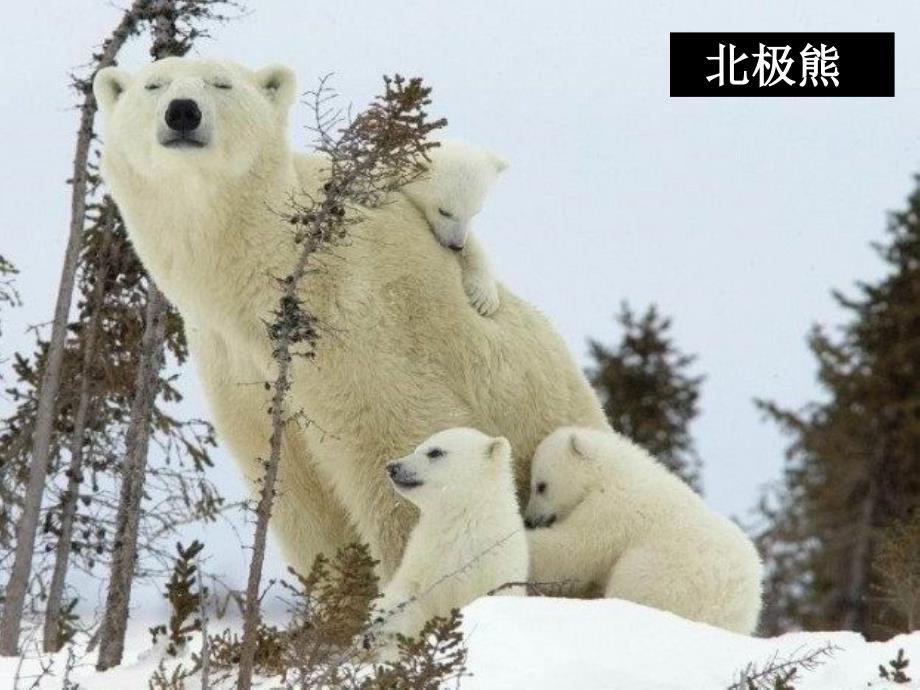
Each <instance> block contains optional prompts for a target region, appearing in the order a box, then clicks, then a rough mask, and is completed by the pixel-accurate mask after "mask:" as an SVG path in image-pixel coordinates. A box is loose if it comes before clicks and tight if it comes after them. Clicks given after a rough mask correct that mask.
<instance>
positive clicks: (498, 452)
mask: <svg viewBox="0 0 920 690" xmlns="http://www.w3.org/2000/svg"><path fill="white" fill-rule="evenodd" d="M486 456H488V458H489V459H490V460H499V459H501V458H507V457H511V444H510V443H508V439H506V438H505V437H504V436H497V437H495V438H493V439H490V440H489V447H488V448H486Z"/></svg>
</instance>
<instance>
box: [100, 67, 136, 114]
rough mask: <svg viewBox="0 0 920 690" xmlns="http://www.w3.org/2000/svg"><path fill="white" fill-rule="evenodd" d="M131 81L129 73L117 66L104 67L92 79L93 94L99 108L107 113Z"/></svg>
mask: <svg viewBox="0 0 920 690" xmlns="http://www.w3.org/2000/svg"><path fill="white" fill-rule="evenodd" d="M130 83H131V75H130V74H128V73H127V72H125V71H124V70H120V69H118V68H117V67H104V68H103V69H101V70H99V71H98V72H96V76H95V78H94V79H93V96H95V98H96V103H98V104H99V109H100V110H102V112H103V113H108V112H109V111H111V110H112V107H113V106H114V105H115V103H116V102H117V101H118V98H119V97H120V96H121V94H122V93H123V92H124V90H125V89H127V88H128V84H130Z"/></svg>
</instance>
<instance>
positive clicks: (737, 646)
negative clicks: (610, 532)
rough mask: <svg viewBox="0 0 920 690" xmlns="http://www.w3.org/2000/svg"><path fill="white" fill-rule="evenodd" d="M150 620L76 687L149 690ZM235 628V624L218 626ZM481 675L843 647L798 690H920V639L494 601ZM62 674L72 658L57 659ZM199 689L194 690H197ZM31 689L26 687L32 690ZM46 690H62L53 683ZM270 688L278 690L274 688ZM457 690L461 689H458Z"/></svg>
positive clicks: (597, 685) (597, 672) (585, 685)
mask: <svg viewBox="0 0 920 690" xmlns="http://www.w3.org/2000/svg"><path fill="white" fill-rule="evenodd" d="M148 625H149V623H148V622H144V623H141V622H135V623H133V624H132V627H131V633H130V635H129V639H128V652H127V653H126V655H125V656H126V660H128V661H127V663H126V664H125V665H123V666H121V667H119V668H117V669H113V670H111V671H108V672H106V673H102V674H100V673H96V672H95V671H94V670H93V669H92V665H91V662H92V659H91V658H89V659H86V660H84V664H83V665H81V666H80V667H79V668H77V670H76V671H75V672H74V678H73V679H74V680H75V681H77V682H78V683H79V684H80V687H81V688H83V689H85V690H131V689H133V688H146V687H147V680H148V679H149V677H150V675H151V674H152V673H153V671H154V670H155V669H156V667H157V664H158V663H159V660H160V658H161V655H162V650H161V649H151V648H150V638H149V635H148V634H147V626H148ZM217 625H221V626H223V625H226V621H215V622H214V627H213V628H212V630H213V629H214V628H216V627H217ZM464 634H465V636H466V640H467V644H468V647H469V660H468V667H469V672H470V674H471V675H469V676H467V677H465V678H463V679H462V680H461V681H460V683H459V687H460V689H461V690H517V689H521V690H525V689H526V690H561V689H571V690H607V689H615V690H720V689H725V688H727V687H728V686H729V685H731V684H732V683H733V682H734V681H735V680H736V679H737V674H738V671H739V670H740V669H742V668H744V667H745V666H746V665H747V664H748V663H750V662H754V663H757V664H761V665H762V664H763V663H765V662H768V661H769V660H770V659H771V658H773V657H774V655H778V658H779V659H780V660H782V659H784V658H788V657H791V656H798V655H801V654H802V653H803V652H807V651H810V650H814V649H818V648H820V647H822V646H824V645H826V644H832V645H834V646H835V647H837V649H836V651H834V652H833V655H832V656H831V657H830V658H828V659H827V660H826V661H825V662H824V663H823V664H822V665H821V666H819V667H818V668H816V669H814V670H812V671H810V672H806V673H804V674H803V675H802V676H801V678H800V679H798V680H797V681H796V682H795V687H796V690H884V689H886V688H891V689H895V688H896V689H898V690H909V689H918V688H920V632H915V633H913V634H911V635H899V636H897V637H894V638H892V639H890V640H888V641H886V642H874V643H873V642H866V641H865V640H864V639H863V638H862V637H861V636H860V635H858V634H856V633H851V632H819V633H791V634H788V635H783V636H781V637H776V638H772V639H764V638H754V637H748V636H745V635H737V634H735V633H729V632H726V631H724V630H720V629H718V628H713V627H710V626H708V625H703V624H699V623H691V622H689V621H686V620H683V619H681V618H678V617H677V616H674V615H671V614H668V613H663V612H660V611H655V610H652V609H648V608H645V607H642V606H638V605H636V604H631V603H629V602H625V601H618V600H614V599H606V600H593V601H584V600H572V599H551V598H529V599H525V598H514V597H490V598H486V599H480V600H478V601H475V602H473V603H472V604H471V605H470V606H468V607H467V608H466V609H465V610H464ZM899 648H903V649H904V651H905V653H906V656H907V657H908V658H909V659H911V661H912V663H911V666H909V667H908V669H907V673H908V675H909V676H911V677H912V678H914V680H913V681H912V682H911V683H909V684H900V685H895V684H893V683H889V682H887V681H882V680H880V679H879V677H878V666H879V665H887V663H888V661H889V660H890V659H893V658H894V657H895V655H896V654H897V651H898V649H899ZM54 661H55V670H56V672H58V674H59V672H60V670H61V669H62V667H63V664H64V656H63V655H58V656H57V657H56V658H55V659H54ZM15 669H16V660H15V659H2V658H0V689H2V690H6V688H12V687H13V682H12V679H13V676H14V674H15ZM58 677H59V675H58ZM194 685H195V684H194V683H189V684H188V687H189V690H192V689H193V688H194ZM28 686H29V683H25V684H21V687H23V688H27V687H28ZM41 687H42V688H45V687H47V688H55V687H60V683H59V680H56V679H49V680H48V681H47V682H46V683H43V684H42V686H41ZM262 687H266V688H267V687H275V685H274V684H272V683H270V682H266V683H264V684H263V685H262ZM451 687H456V685H455V684H452V685H451Z"/></svg>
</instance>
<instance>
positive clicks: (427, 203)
mask: <svg viewBox="0 0 920 690" xmlns="http://www.w3.org/2000/svg"><path fill="white" fill-rule="evenodd" d="M428 155H429V157H430V158H431V162H430V163H429V164H428V170H427V171H426V173H425V174H424V175H422V176H421V177H420V178H419V179H418V180H415V181H413V182H412V183H410V184H408V185H406V186H405V187H403V190H402V191H403V193H404V194H405V195H406V196H407V197H408V198H409V200H410V201H411V202H412V203H413V204H414V205H415V207H416V208H418V209H419V211H421V212H422V214H423V215H424V216H425V219H426V220H427V221H428V222H429V223H430V224H431V228H432V230H434V234H435V235H436V236H437V238H438V241H439V242H440V243H441V244H443V245H444V246H445V247H449V248H450V249H453V250H455V251H460V250H461V249H463V247H464V245H465V244H466V238H467V235H468V234H469V232H470V222H471V221H472V220H473V217H474V216H475V215H476V214H477V213H479V211H480V210H482V205H483V202H484V201H485V198H486V194H487V193H488V191H489V188H490V187H491V186H492V185H493V184H494V182H495V179H496V178H497V177H498V175H499V174H500V173H501V172H502V171H503V170H505V168H507V167H508V164H507V163H506V162H505V161H504V160H502V159H501V158H499V157H498V156H496V155H495V154H494V153H492V152H491V151H487V150H485V149H482V148H479V147H478V146H472V145H470V144H466V143H463V142H460V141H442V142H440V145H439V146H437V147H436V148H433V149H432V150H431V151H430V152H429V154H428Z"/></svg>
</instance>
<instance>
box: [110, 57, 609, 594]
mask: <svg viewBox="0 0 920 690" xmlns="http://www.w3.org/2000/svg"><path fill="white" fill-rule="evenodd" d="M94 92H95V94H96V98H97V99H98V102H99V104H100V106H101V109H102V111H103V114H104V115H105V128H104V133H103V134H104V147H103V153H102V173H103V176H104V178H105V181H106V183H107V185H108V187H109V189H110V191H111V193H112V195H113V197H114V199H115V201H116V202H117V203H118V206H119V208H120V210H121V212H122V214H123V215H124V218H125V221H126V223H127V227H128V232H129V234H130V237H131V240H132V242H133V243H134V246H135V248H136V249H137V252H138V254H139V256H140V258H141V260H142V261H143V263H144V266H145V267H146V268H147V269H148V270H149V271H150V273H151V275H152V276H153V278H154V279H155V280H156V282H157V284H158V285H159V287H160V288H161V289H162V290H163V291H164V293H165V294H166V296H167V297H168V298H169V299H170V300H171V301H172V303H173V304H175V305H176V307H177V308H178V310H179V312H180V313H181V314H182V316H183V319H184V321H185V324H186V333H187V335H188V341H189V349H190V352H191V354H192V358H193V360H194V362H195V365H196V368H197V370H198V374H199V376H200V378H201V382H202V386H203V389H204V393H205V396H206V398H207V400H208V403H209V406H210V409H211V419H212V421H213V422H214V424H215V426H216V429H217V433H218V437H219V438H220V439H221V440H222V442H223V443H225V444H226V446H227V447H228V448H229V450H230V451H231V453H232V454H233V456H234V457H235V459H236V461H237V463H238V464H239V466H240V468H241V470H242V472H243V474H244V475H245V477H246V478H247V479H248V480H249V482H250V483H251V485H252V486H255V484H253V482H255V481H256V480H258V478H259V477H260V476H261V474H262V464H261V460H260V458H264V457H266V455H267V453H268V439H269V436H270V424H269V417H268V415H267V410H268V407H269V395H270V394H269V392H267V391H266V390H265V389H264V386H263V385H261V384H262V382H264V381H267V380H272V379H274V377H275V375H276V366H275V362H274V360H273V359H272V352H271V349H272V348H271V344H270V342H269V340H268V338H267V337H266V334H265V325H264V324H265V322H266V321H270V320H271V319H272V311H273V310H274V309H275V308H276V306H277V302H278V298H279V292H278V288H277V283H276V277H278V276H284V275H286V274H287V272H288V271H289V270H290V269H291V267H292V265H293V262H294V257H295V255H296V252H297V250H298V248H297V247H296V246H295V244H294V242H293V238H292V236H291V233H290V232H289V231H288V229H289V226H288V225H287V224H286V222H285V220H284V217H283V212H284V211H286V209H287V204H288V201H289V199H290V195H291V194H298V193H300V192H307V193H309V192H313V193H314V194H316V193H317V191H318V190H319V189H320V188H321V187H322V185H323V184H324V179H325V173H324V169H323V168H324V161H323V159H322V157H320V156H318V155H301V154H295V153H292V152H291V150H290V148H289V146H288V143H287V112H288V109H289V106H290V105H291V103H292V102H293V100H294V97H295V94H296V87H295V83H294V77H293V74H292V73H291V71H290V70H288V69H287V68H284V67H268V68H266V69H263V70H259V71H251V70H248V69H246V68H244V67H241V66H239V65H236V64H234V63H231V62H227V61H219V60H192V59H186V58H168V59H165V60H159V61H157V62H154V63H152V64H150V65H148V66H146V67H144V68H143V69H142V70H140V71H139V72H138V73H136V74H133V75H131V74H128V73H127V72H125V71H123V70H121V69H117V68H111V69H105V70H101V71H100V72H99V74H98V75H97V77H96V80H95V83H94ZM175 99H191V100H195V101H196V102H197V103H198V105H199V109H200V111H201V119H202V131H201V132H198V131H197V130H196V131H195V132H192V133H191V134H189V135H188V136H189V137H199V136H200V138H201V139H202V141H200V142H193V141H183V142H178V143H173V144H171V145H164V144H163V143H162V142H161V134H162V126H161V122H162V120H163V118H164V113H165V112H166V109H167V108H168V105H169V103H171V101H172V100H175ZM167 143H168V142H167ZM196 144H201V145H200V146H199V145H196ZM365 215H366V220H365V222H364V223H363V224H362V225H360V226H358V227H356V228H354V230H353V234H352V237H353V239H352V241H351V242H350V243H349V244H348V245H347V246H342V247H340V248H338V249H337V250H336V252H335V254H334V255H320V256H317V257H316V262H317V265H318V266H319V270H315V271H312V272H311V273H310V274H309V275H308V276H307V277H306V278H305V279H304V281H303V283H302V286H301V296H302V299H303V303H304V305H305V308H306V309H308V310H310V311H311V312H312V313H313V314H315V315H316V316H317V317H318V318H319V319H320V320H321V323H322V324H324V326H325V335H324V336H323V337H322V338H321V339H320V341H319V344H318V350H317V355H316V360H315V362H313V361H307V360H305V359H304V358H300V357H299V358H295V359H294V362H293V365H292V366H293V370H292V374H293V384H292V389H291V391H290V400H289V409H290V410H291V412H292V413H294V412H297V411H300V410H303V412H304V414H305V416H306V417H307V418H308V419H310V420H311V421H312V422H313V423H312V424H308V425H307V424H297V423H291V424H289V425H288V426H287V428H286V430H285V433H284V443H283V448H282V460H281V467H280V475H279V482H280V484H279V495H278V499H277V502H276V507H275V510H274V513H273V519H272V525H273V531H274V534H275V536H276V537H277V538H278V540H279V542H280V545H281V547H282V549H283V551H284V554H285V557H286V559H287V561H288V562H289V563H290V565H292V566H293V567H295V568H296V569H297V570H299V571H301V572H306V571H308V570H309V567H310V565H311V564H312V562H313V559H314V557H315V556H316V555H317V554H318V553H319V552H324V553H326V554H330V553H334V551H335V549H336V548H338V547H341V546H342V545H344V544H346V543H348V542H350V541H355V540H360V541H362V542H366V543H368V544H369V545H370V547H371V550H372V553H373V554H374V556H375V557H376V558H379V559H380V560H381V570H382V575H383V578H384V581H386V579H387V578H388V577H389V576H390V575H391V574H392V572H393V571H394V570H395V568H396V567H397V565H398V564H399V555H400V553H401V552H402V548H403V545H404V543H405V539H406V536H407V535H408V533H409V530H410V528H411V526H412V524H413V521H414V519H415V511H414V509H412V508H411V506H409V505H407V504H406V502H396V501H394V500H393V492H392V488H391V487H390V485H389V482H388V481H387V479H386V475H385V473H384V471H383V467H384V465H385V464H386V462H388V461H389V460H391V459H392V458H395V457H399V456H401V455H404V454H405V453H407V452H408V451H409V450H411V449H412V448H414V447H415V446H416V445H418V443H419V442H420V441H422V440H423V439H425V438H427V437H428V436H429V435H430V434H431V433H432V431H433V430H436V429H445V428H449V427H455V426H468V427H474V428H478V429H482V430H483V431H484V432H486V433H488V434H490V435H493V436H504V437H506V438H508V440H509V441H510V442H511V445H512V447H513V449H514V455H515V458H516V460H517V462H516V465H515V472H516V478H517V482H518V490H519V491H520V492H523V491H526V484H527V479H528V477H529V474H530V463H529V460H530V457H531V455H532V454H533V451H534V449H535V448H536V446H537V444H538V443H539V441H540V439H542V438H543V437H544V436H546V435H547V434H548V433H550V431H552V430H553V429H555V428H557V427H559V426H563V425H566V424H577V425H580V426H591V427H597V428H605V427H606V421H605V419H604V415H603V412H602V410H601V407H600V404H599V403H598V401H597V398H596V397H595V395H594V393H593V392H592V391H591V388H590V386H589V385H588V383H587V382H586V380H585V378H584V376H583V375H582V373H581V371H580V369H579V368H578V366H576V364H575V362H574V361H573V359H572V357H571V355H570V354H569V352H568V350H567V348H566V347H565V345H564V344H563V342H562V340H561V338H559V337H558V336H557V335H556V333H555V332H554V331H553V329H552V327H551V326H550V324H549V323H548V322H547V320H546V319H545V318H544V317H543V316H542V315H540V313H539V312H538V311H537V310H536V309H534V308H533V307H532V306H530V305H529V304H527V303H525V302H523V301H521V300H520V299H518V298H517V297H515V296H514V295H513V294H511V293H510V292H508V291H506V290H504V289H503V288H502V287H501V286H500V287H499V293H500V295H501V299H502V308H501V309H500V310H499V311H498V312H496V314H495V316H494V317H493V318H490V319H483V318H482V317H480V316H479V315H478V314H477V313H476V312H475V310H473V309H471V308H470V307H469V305H468V302H467V298H466V295H465V294H464V292H463V289H462V287H461V280H460V266H459V265H458V262H457V260H456V257H455V256H454V254H453V252H451V251H450V250H449V249H445V248H444V247H442V246H441V245H440V244H439V243H438V242H437V241H436V240H435V238H434V236H433V235H432V233H431V230H430V228H429V225H428V223H427V221H426V220H425V218H424V216H423V215H422V214H421V213H419V211H418V210H417V209H416V208H415V206H414V205H412V204H411V203H410V202H409V201H408V200H407V199H406V197H405V196H404V195H402V194H398V193H397V194H394V196H393V198H392V200H390V203H385V204H383V205H381V206H380V207H379V208H374V209H367V210H366V212H365Z"/></svg>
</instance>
